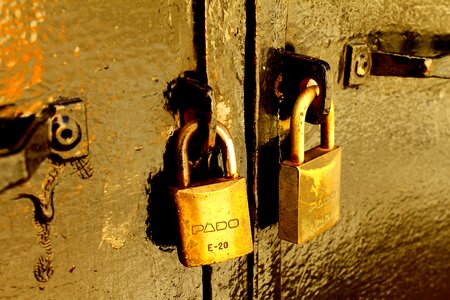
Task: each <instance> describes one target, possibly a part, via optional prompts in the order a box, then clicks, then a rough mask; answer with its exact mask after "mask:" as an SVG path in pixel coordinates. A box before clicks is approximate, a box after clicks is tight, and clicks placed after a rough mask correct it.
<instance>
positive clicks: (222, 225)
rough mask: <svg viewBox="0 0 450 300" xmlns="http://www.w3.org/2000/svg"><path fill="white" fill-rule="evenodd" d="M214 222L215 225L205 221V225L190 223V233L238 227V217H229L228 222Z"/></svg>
mask: <svg viewBox="0 0 450 300" xmlns="http://www.w3.org/2000/svg"><path fill="white" fill-rule="evenodd" d="M215 224H216V225H215V226H214V225H213V224H212V223H206V225H205V226H203V225H192V234H197V233H199V232H203V233H209V232H215V231H222V230H225V229H233V228H236V227H239V219H231V220H229V221H228V222H226V221H219V222H216V223H215Z"/></svg>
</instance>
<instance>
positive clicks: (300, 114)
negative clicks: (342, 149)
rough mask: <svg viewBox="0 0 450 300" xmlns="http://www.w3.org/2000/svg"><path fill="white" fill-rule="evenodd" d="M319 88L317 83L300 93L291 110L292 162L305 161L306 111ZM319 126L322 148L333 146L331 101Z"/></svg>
mask: <svg viewBox="0 0 450 300" xmlns="http://www.w3.org/2000/svg"><path fill="white" fill-rule="evenodd" d="M319 93H320V90H319V87H318V86H317V85H313V86H310V87H308V88H306V89H305V90H304V91H303V92H301V93H300V95H299V96H298V98H297V100H296V101H295V104H294V108H293V110H292V117H291V128H290V132H291V135H290V139H291V158H290V161H291V162H292V163H294V164H301V163H303V162H304V161H305V122H306V113H307V111H308V108H309V106H310V104H311V103H312V102H313V101H314V99H315V98H316V97H317V96H318V95H319ZM320 128H321V144H320V147H321V148H323V149H332V148H333V147H334V105H333V102H331V107H330V111H329V113H328V116H327V118H326V120H325V121H324V122H322V124H321V125H320Z"/></svg>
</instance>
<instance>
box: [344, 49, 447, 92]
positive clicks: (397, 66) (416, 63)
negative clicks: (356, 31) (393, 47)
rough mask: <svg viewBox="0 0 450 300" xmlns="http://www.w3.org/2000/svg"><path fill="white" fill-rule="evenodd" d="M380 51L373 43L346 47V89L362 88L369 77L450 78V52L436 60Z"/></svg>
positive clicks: (437, 56)
mask: <svg viewBox="0 0 450 300" xmlns="http://www.w3.org/2000/svg"><path fill="white" fill-rule="evenodd" d="M377 48H378V47H375V46H371V45H370V42H369V44H367V43H364V42H352V43H349V44H347V45H346V46H345V49H344V55H343V58H344V59H343V64H342V70H343V72H342V76H341V82H342V85H343V86H344V87H355V86H358V85H361V84H363V83H364V82H365V81H366V79H367V78H368V77H369V75H373V76H396V77H414V78H428V77H436V78H450V56H449V54H450V51H444V52H441V53H439V54H437V55H434V56H417V55H410V54H409V53H408V54H405V53H394V52H386V51H380V50H378V49H377ZM382 48H383V47H382Z"/></svg>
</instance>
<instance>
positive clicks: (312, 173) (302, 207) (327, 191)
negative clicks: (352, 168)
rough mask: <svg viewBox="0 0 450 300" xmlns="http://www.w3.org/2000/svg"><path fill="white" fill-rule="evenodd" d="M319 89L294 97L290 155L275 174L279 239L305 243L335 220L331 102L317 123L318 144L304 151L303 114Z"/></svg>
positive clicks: (337, 170) (336, 166) (337, 152)
mask: <svg viewBox="0 0 450 300" xmlns="http://www.w3.org/2000/svg"><path fill="white" fill-rule="evenodd" d="M318 94H319V88H318V87H317V86H311V87H308V88H306V89H305V90H304V91H303V92H302V93H301V94H300V96H299V97H298V99H297V101H296V103H295V105H294V108H293V112H292V117H291V125H290V126H291V127H290V143H291V144H290V147H291V154H290V155H291V157H290V159H289V160H286V161H283V162H282V163H281V167H280V176H279V213H278V218H279V223H278V235H279V237H280V239H283V240H286V241H290V242H293V243H296V244H301V243H304V242H307V241H309V240H311V239H313V238H315V237H317V236H318V235H320V234H321V233H323V232H324V231H326V230H328V229H329V228H331V227H333V225H335V224H336V223H337V221H338V220H339V198H340V178H341V148H340V147H339V146H335V145H334V105H333V103H331V107H330V111H329V113H328V116H327V118H326V120H325V121H324V122H323V123H322V124H321V144H320V146H317V147H315V148H312V149H310V150H308V151H306V152H304V142H305V141H304V134H305V133H304V131H305V116H306V112H307V110H308V107H309V105H310V104H311V102H312V101H313V100H314V99H315V98H316V97H317V96H318Z"/></svg>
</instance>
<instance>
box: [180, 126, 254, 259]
mask: <svg viewBox="0 0 450 300" xmlns="http://www.w3.org/2000/svg"><path fill="white" fill-rule="evenodd" d="M197 128H198V123H197V122H196V121H193V122H190V123H188V124H186V125H185V126H184V127H183V128H182V129H181V131H180V134H179V136H178V138H177V146H176V147H177V155H178V161H179V162H180V164H179V166H180V167H179V170H178V182H179V187H174V188H173V189H172V192H173V194H174V198H175V204H176V207H177V211H178V224H179V228H180V239H181V245H180V250H181V253H180V258H181V261H182V263H183V264H184V265H185V266H200V265H206V264H213V263H216V262H221V261H225V260H229V259H232V258H236V257H239V256H242V255H245V254H248V253H250V252H252V251H253V241H252V235H251V228H250V216H249V210H248V200H247V187H246V183H245V179H244V178H241V177H239V176H238V173H237V164H236V156H235V152H234V145H233V142H232V140H231V138H230V136H229V133H228V131H227V130H226V128H225V127H224V126H223V125H222V124H220V123H218V125H217V129H216V132H217V139H216V141H217V142H218V143H220V144H219V145H220V146H221V150H222V157H223V158H224V166H225V171H226V176H225V178H216V179H211V180H208V181H206V182H196V183H193V184H191V182H190V176H189V165H188V158H187V147H188V145H189V141H190V138H191V137H192V135H193V134H194V133H195V132H196V130H197Z"/></svg>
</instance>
